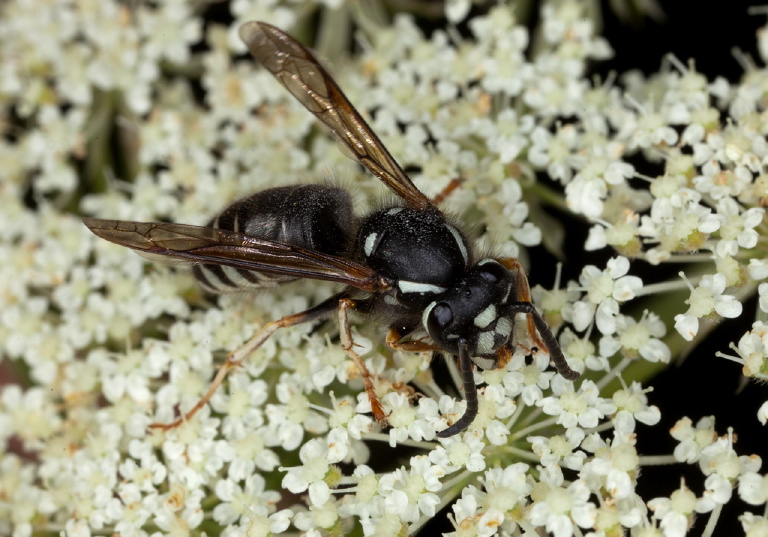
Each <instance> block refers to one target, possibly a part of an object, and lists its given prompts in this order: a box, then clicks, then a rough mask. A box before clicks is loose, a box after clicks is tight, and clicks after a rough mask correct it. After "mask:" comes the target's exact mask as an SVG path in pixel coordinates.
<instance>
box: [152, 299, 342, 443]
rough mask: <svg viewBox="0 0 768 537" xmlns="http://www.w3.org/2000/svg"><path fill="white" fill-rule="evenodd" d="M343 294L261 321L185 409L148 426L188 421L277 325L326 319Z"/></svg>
mask: <svg viewBox="0 0 768 537" xmlns="http://www.w3.org/2000/svg"><path fill="white" fill-rule="evenodd" d="M344 296H345V294H344V293H340V294H337V295H334V296H332V297H330V298H328V299H326V300H324V301H323V302H321V303H320V304H318V305H317V306H315V307H313V308H310V309H308V310H305V311H302V312H300V313H294V314H292V315H286V316H285V317H282V318H280V319H277V320H276V321H272V322H269V323H267V324H265V325H264V326H263V327H262V328H261V330H259V331H258V332H257V333H256V335H254V336H253V337H252V338H251V339H250V340H248V342H246V343H245V344H244V345H242V346H240V347H238V348H237V349H235V350H234V351H232V352H230V353H229V354H228V355H227V359H226V360H225V361H224V363H223V364H221V366H219V370H218V371H217V372H216V376H215V377H214V378H213V381H212V382H211V385H210V387H209V388H208V391H207V392H205V394H204V395H203V396H202V397H201V398H200V400H199V401H198V402H197V403H196V404H195V406H193V407H192V408H191V409H190V410H188V411H187V412H185V413H184V414H182V415H181V417H179V419H177V420H176V421H173V422H171V423H152V424H151V425H150V426H149V427H150V428H152V429H162V430H163V431H168V430H170V429H173V428H175V427H178V426H179V425H181V424H182V423H184V422H186V421H189V420H190V419H192V418H193V417H194V415H195V414H197V413H198V412H199V411H200V409H201V408H203V407H204V406H205V405H206V404H207V403H208V402H209V401H210V400H211V397H213V394H214V393H216V390H218V389H219V386H221V384H222V382H224V379H225V378H227V374H228V373H229V372H230V370H232V369H234V368H236V367H239V366H240V365H241V364H242V363H243V361H244V360H245V359H246V358H248V356H249V355H250V354H251V353H252V352H254V351H255V350H256V349H258V348H259V347H261V346H262V345H263V344H264V343H265V342H266V341H267V340H268V339H269V338H270V337H271V336H272V334H274V333H275V332H277V330H279V329H280V328H288V327H290V326H296V325H299V324H303V323H308V322H311V321H316V320H322V319H328V318H330V317H332V316H333V313H334V312H335V311H336V309H337V308H338V304H339V300H341V299H342V298H343V297H344Z"/></svg>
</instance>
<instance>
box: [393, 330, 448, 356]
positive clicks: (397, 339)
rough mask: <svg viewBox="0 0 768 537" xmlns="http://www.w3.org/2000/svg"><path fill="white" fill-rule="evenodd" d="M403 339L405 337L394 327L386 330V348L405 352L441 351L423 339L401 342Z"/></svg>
mask: <svg viewBox="0 0 768 537" xmlns="http://www.w3.org/2000/svg"><path fill="white" fill-rule="evenodd" d="M406 335H407V334H406ZM404 337H405V335H403V334H402V333H401V332H400V330H398V329H397V328H395V327H390V328H389V329H388V330H387V338H386V340H385V341H386V343H387V347H389V348H390V349H393V350H396V351H405V352H428V351H439V350H441V349H440V347H438V346H437V345H435V344H434V343H430V342H427V341H425V340H424V339H416V340H413V341H403V338H404Z"/></svg>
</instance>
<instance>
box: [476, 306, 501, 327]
mask: <svg viewBox="0 0 768 537" xmlns="http://www.w3.org/2000/svg"><path fill="white" fill-rule="evenodd" d="M495 319H496V306H494V305H493V304H491V305H490V306H488V307H487V308H485V309H484V310H483V311H481V312H480V313H479V314H478V315H477V317H475V320H474V323H475V326H476V327H478V328H485V327H486V326H488V325H489V324H491V323H492V322H493V321H494V320H495Z"/></svg>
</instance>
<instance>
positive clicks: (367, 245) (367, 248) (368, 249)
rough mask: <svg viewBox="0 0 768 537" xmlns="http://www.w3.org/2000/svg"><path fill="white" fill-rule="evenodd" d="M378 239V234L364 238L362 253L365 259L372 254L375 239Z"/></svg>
mask: <svg viewBox="0 0 768 537" xmlns="http://www.w3.org/2000/svg"><path fill="white" fill-rule="evenodd" d="M378 237H379V234H378V233H371V234H370V235H368V236H367V237H366V238H365V242H364V243H363V253H365V257H371V254H372V253H373V245H374V244H376V239H377V238H378Z"/></svg>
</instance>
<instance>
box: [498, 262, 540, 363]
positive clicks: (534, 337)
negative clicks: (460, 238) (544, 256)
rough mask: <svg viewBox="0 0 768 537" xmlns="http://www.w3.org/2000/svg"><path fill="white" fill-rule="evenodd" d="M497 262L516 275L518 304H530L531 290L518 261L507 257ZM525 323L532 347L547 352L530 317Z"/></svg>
mask: <svg viewBox="0 0 768 537" xmlns="http://www.w3.org/2000/svg"><path fill="white" fill-rule="evenodd" d="M498 261H499V263H501V264H502V265H504V266H505V267H507V268H508V269H509V270H510V271H513V272H515V274H516V276H515V277H516V281H515V285H516V288H517V300H518V301H519V302H531V288H530V286H529V285H528V277H527V276H526V275H525V269H524V268H523V266H522V265H521V264H520V261H518V260H517V259H515V258H514V257H507V258H505V259H499V260H498ZM526 322H527V323H528V336H529V337H530V338H531V341H533V344H534V346H535V347H537V348H539V349H547V350H549V349H548V348H547V346H546V344H545V343H544V342H543V341H542V340H541V338H540V337H539V334H538V333H537V332H536V325H535V324H534V322H533V318H532V317H531V316H530V315H528V316H527V317H526Z"/></svg>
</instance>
